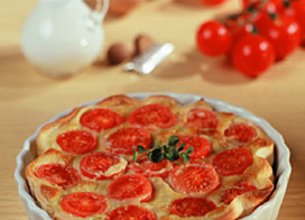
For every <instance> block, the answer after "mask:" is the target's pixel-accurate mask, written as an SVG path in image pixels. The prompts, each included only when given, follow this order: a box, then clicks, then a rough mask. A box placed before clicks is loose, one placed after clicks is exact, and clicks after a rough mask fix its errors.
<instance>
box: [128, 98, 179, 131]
mask: <svg viewBox="0 0 305 220" xmlns="http://www.w3.org/2000/svg"><path fill="white" fill-rule="evenodd" d="M128 122H129V123H130V124H137V125H141V126H150V125H155V126H158V127H160V128H169V127H172V126H174V125H175V124H176V122H177V119H176V116H175V115H174V114H173V112H172V111H171V109H170V108H169V107H167V106H165V105H162V104H150V105H144V106H142V107H140V108H137V109H136V110H134V111H133V112H132V113H131V114H130V115H129V118H128Z"/></svg>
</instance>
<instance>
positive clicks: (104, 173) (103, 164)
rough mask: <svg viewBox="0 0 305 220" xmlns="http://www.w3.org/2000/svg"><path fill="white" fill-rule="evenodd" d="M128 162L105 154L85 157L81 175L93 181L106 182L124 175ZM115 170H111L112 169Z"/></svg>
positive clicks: (82, 161)
mask: <svg viewBox="0 0 305 220" xmlns="http://www.w3.org/2000/svg"><path fill="white" fill-rule="evenodd" d="M126 166H127V161H125V160H124V159H120V158H119V157H118V156H114V155H111V154H109V153H104V152H96V153H93V154H89V155H87V156H85V157H83V158H82V159H81V161H80V171H81V173H82V174H83V175H84V176H86V177H89V178H91V179H97V180H104V179H112V178H113V177H116V176H118V175H119V174H122V173H123V172H124V170H125V169H126ZM114 167H115V169H114V170H113V169H112V170H111V168H114Z"/></svg>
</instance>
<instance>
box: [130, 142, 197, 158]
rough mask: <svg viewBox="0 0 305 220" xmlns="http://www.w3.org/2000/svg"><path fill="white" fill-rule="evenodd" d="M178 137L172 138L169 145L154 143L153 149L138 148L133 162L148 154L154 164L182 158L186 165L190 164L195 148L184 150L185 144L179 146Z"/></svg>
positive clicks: (134, 153) (134, 152)
mask: <svg viewBox="0 0 305 220" xmlns="http://www.w3.org/2000/svg"><path fill="white" fill-rule="evenodd" d="M178 143H179V137H178V136H171V137H170V138H169V139H168V142H167V144H164V145H162V144H161V142H160V141H158V140H156V141H155V142H154V145H153V148H151V149H145V148H144V147H143V146H137V149H136V150H134V151H133V161H137V159H138V156H139V155H140V154H144V153H146V154H147V156H148V159H149V160H150V161H152V162H154V163H159V162H161V161H162V160H168V161H172V162H173V161H177V160H179V159H180V158H181V159H182V160H183V161H184V163H187V162H189V160H190V155H191V154H192V153H193V152H194V148H193V147H189V148H188V149H186V150H184V143H181V144H179V145H178Z"/></svg>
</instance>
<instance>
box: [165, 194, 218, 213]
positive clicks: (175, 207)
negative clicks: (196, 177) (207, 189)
mask: <svg viewBox="0 0 305 220" xmlns="http://www.w3.org/2000/svg"><path fill="white" fill-rule="evenodd" d="M215 208H216V206H215V204H214V203H213V202H211V201H209V200H206V199H205V198H194V197H186V198H183V199H177V200H175V201H173V202H172V204H171V206H170V213H171V214H174V215H178V216H179V217H200V216H204V215H205V214H206V213H208V212H210V211H212V210H214V209H215Z"/></svg>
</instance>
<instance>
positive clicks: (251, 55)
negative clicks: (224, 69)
mask: <svg viewBox="0 0 305 220" xmlns="http://www.w3.org/2000/svg"><path fill="white" fill-rule="evenodd" d="M231 56H232V57H231V60H232V62H233V65H234V67H235V68H236V69H237V70H239V71H241V72H242V73H243V74H245V75H247V76H250V77H257V76H259V75H260V74H262V73H263V72H264V71H266V70H267V69H268V68H269V67H270V66H271V65H272V64H273V62H274V58H275V54H274V49H273V47H272V45H271V44H270V43H269V41H267V40H266V39H265V38H263V37H262V36H260V35H254V34H247V35H245V36H244V37H242V38H241V39H240V40H239V41H238V42H237V43H236V44H235V46H234V47H233V50H232V53H231Z"/></svg>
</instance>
